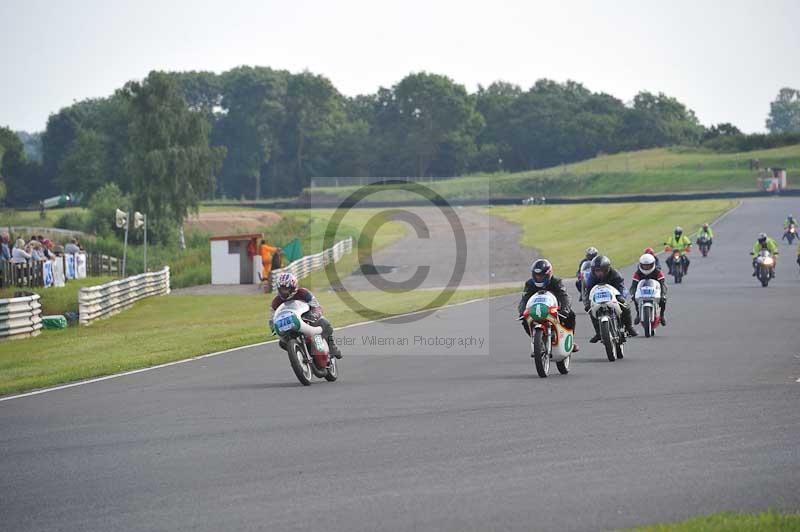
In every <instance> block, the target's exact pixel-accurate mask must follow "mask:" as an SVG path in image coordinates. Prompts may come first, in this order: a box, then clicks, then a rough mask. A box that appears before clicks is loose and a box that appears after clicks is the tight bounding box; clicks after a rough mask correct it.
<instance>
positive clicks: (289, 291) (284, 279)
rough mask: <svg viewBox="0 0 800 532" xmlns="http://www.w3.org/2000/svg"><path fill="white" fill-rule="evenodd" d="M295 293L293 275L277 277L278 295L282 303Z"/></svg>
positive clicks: (295, 278) (295, 279)
mask: <svg viewBox="0 0 800 532" xmlns="http://www.w3.org/2000/svg"><path fill="white" fill-rule="evenodd" d="M295 292H297V277H295V275H294V274H293V273H289V272H286V273H282V274H280V275H279V276H278V295H279V296H280V298H281V299H283V300H284V301H285V300H287V299H289V298H290V297H292V296H293V295H294V294H295Z"/></svg>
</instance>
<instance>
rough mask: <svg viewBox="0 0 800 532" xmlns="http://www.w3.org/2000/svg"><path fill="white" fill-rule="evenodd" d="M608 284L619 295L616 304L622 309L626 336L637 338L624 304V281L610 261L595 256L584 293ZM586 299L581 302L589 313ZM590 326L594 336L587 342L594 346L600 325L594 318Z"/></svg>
mask: <svg viewBox="0 0 800 532" xmlns="http://www.w3.org/2000/svg"><path fill="white" fill-rule="evenodd" d="M598 284H609V285H611V286H613V287H614V288H616V289H617V291H618V292H619V295H618V296H617V302H618V303H619V306H620V308H621V309H622V324H623V325H624V326H625V331H627V333H628V336H639V333H637V332H636V330H635V329H634V328H633V324H632V323H631V307H629V306H628V305H627V304H625V296H626V295H627V292H628V291H627V290H626V288H625V280H624V279H623V278H622V276H621V275H620V274H619V272H618V271H617V270H615V269H614V268H612V267H611V260H610V259H609V258H608V257H604V256H602V255H600V256H597V257H595V258H594V260H593V261H592V273H591V275H589V281H588V282H587V283H586V293H587V294H588V293H589V292H590V291H591V290H592V288H593V287H594V286H595V285H598ZM589 307H590V304H589V301H588V299H587V300H586V301H584V302H583V309H584V310H585V311H586V312H589ZM592 325H593V326H594V333H595V334H594V336H593V337H592V338H591V339H590V340H589V342H590V343H593V344H596V343H597V342H599V341H600V323H599V322H598V321H597V319H596V318H594V317H592Z"/></svg>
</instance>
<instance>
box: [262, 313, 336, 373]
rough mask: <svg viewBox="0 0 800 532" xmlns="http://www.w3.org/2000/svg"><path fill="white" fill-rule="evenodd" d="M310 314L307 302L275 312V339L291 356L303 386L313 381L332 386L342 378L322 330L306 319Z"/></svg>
mask: <svg viewBox="0 0 800 532" xmlns="http://www.w3.org/2000/svg"><path fill="white" fill-rule="evenodd" d="M309 310H311V307H310V306H309V305H308V303H306V302H305V301H296V300H290V301H286V302H285V303H283V304H282V305H281V306H279V307H278V308H277V309H276V310H275V315H274V317H273V319H272V323H271V326H272V331H273V335H277V336H279V337H280V346H281V347H282V348H283V349H285V350H286V352H287V353H288V354H289V363H290V364H291V366H292V371H294V374H295V375H296V376H297V380H299V381H300V383H301V384H302V385H303V386H308V385H310V384H311V379H312V377H318V378H320V379H322V378H324V379H325V380H327V381H330V382H333V381H335V380H336V379H337V378H338V377H339V368H338V366H337V362H336V358H334V357H332V356H331V355H330V351H329V347H328V342H327V340H325V338H324V337H323V336H322V327H319V326H315V325H311V324H310V323H308V321H307V320H306V319H305V318H304V317H303V316H304V315H305V314H306V313H307V312H308V311H309Z"/></svg>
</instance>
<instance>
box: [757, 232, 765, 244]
mask: <svg viewBox="0 0 800 532" xmlns="http://www.w3.org/2000/svg"><path fill="white" fill-rule="evenodd" d="M758 242H759V244H765V243H766V242H767V233H759V234H758Z"/></svg>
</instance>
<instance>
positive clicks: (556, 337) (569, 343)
mask: <svg viewBox="0 0 800 532" xmlns="http://www.w3.org/2000/svg"><path fill="white" fill-rule="evenodd" d="M558 310H559V307H558V299H556V296H554V295H553V294H551V293H550V292H548V291H547V290H540V291H539V292H536V293H535V294H533V295H532V296H531V297H530V298H529V299H528V302H527V303H526V304H525V312H523V314H522V316H521V318H520V319H523V320H525V322H526V323H527V324H528V328H529V330H530V331H531V357H533V363H534V365H535V366H536V373H537V374H538V375H539V377H541V378H545V377H547V374H548V373H549V372H550V360H551V359H552V360H554V361H555V363H556V367H557V368H558V372H559V373H561V374H562V375H566V374H567V373H569V361H570V358H571V357H572V349H573V348H574V346H575V338H574V333H575V331H574V330H572V329H567V328H566V327H564V326H563V325H562V324H561V320H560V319H559V317H558Z"/></svg>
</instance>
